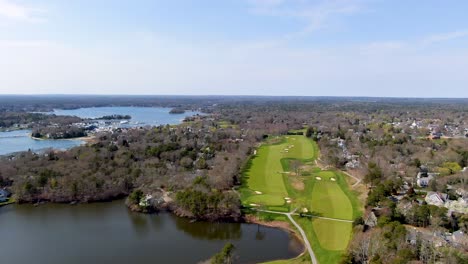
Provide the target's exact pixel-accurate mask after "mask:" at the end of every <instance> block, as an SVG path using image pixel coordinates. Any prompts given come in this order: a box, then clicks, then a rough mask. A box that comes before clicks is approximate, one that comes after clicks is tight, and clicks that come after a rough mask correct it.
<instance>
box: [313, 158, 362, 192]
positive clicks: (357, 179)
mask: <svg viewBox="0 0 468 264" xmlns="http://www.w3.org/2000/svg"><path fill="white" fill-rule="evenodd" d="M317 160H320V158H317V159H316V160H315V165H316V166H317V167H319V168H320V169H321V170H327V169H328V166H325V167H324V166H321V165H320V164H319V163H318V161H317ZM320 161H321V160H320ZM340 172H342V173H344V174H346V175H348V176H349V177H351V178H353V179H355V180H356V182H355V183H354V184H353V185H351V188H354V187H356V186H357V185H358V184H360V183H361V179H359V178H358V177H356V176H354V175H351V174H349V173H348V172H346V171H343V170H340Z"/></svg>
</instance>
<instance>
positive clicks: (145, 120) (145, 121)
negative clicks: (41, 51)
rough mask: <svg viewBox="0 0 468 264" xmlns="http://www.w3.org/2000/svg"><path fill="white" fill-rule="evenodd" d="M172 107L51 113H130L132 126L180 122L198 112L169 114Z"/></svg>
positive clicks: (92, 115)
mask: <svg viewBox="0 0 468 264" xmlns="http://www.w3.org/2000/svg"><path fill="white" fill-rule="evenodd" d="M169 111H171V108H163V107H90V108H79V109H73V110H63V109H55V110H54V111H53V112H51V114H56V115H69V116H78V117H81V118H99V117H103V116H106V115H130V116H131V117H132V119H131V120H130V124H129V125H130V126H132V125H133V126H142V125H150V126H157V125H165V124H171V125H173V124H179V123H181V122H182V120H184V118H185V117H187V116H193V115H196V114H198V112H191V111H187V112H185V113H183V114H169Z"/></svg>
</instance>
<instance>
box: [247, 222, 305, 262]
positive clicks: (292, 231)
mask: <svg viewBox="0 0 468 264" xmlns="http://www.w3.org/2000/svg"><path fill="white" fill-rule="evenodd" d="M243 219H244V220H245V223H248V224H257V225H262V226H266V227H272V228H278V229H281V230H283V231H286V232H288V233H289V234H292V235H293V236H294V237H295V238H296V239H297V240H298V241H300V242H301V246H302V248H303V249H302V252H301V254H299V255H297V256H296V257H294V258H290V259H276V260H271V261H278V260H293V259H298V258H300V257H302V256H304V254H306V253H307V248H306V246H305V244H304V240H302V237H301V236H300V235H299V234H298V233H297V231H296V230H295V229H293V228H292V227H291V226H290V224H289V222H285V221H270V222H267V221H263V220H260V219H258V218H257V217H255V216H253V215H245V216H244V217H243ZM268 262H270V261H268Z"/></svg>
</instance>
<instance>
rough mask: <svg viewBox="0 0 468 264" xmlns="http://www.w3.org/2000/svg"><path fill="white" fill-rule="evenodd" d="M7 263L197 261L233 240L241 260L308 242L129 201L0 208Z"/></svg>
mask: <svg viewBox="0 0 468 264" xmlns="http://www.w3.org/2000/svg"><path fill="white" fill-rule="evenodd" d="M0 234H1V237H2V242H0V256H1V263H9V264H16V263H47V264H59V263H60V264H63V263H68V264H74V263H76V264H81V263H88V264H90V263H99V264H105V263H109V264H120V263H122V264H128V263H197V262H199V261H202V260H206V259H208V258H209V257H210V256H212V255H213V254H215V253H216V252H218V251H219V250H220V249H221V248H222V247H223V245H224V244H225V243H226V242H228V241H230V242H231V243H233V244H234V245H235V247H236V251H235V252H236V255H237V256H238V258H237V262H238V263H255V262H262V261H267V260H273V259H281V258H292V257H295V256H297V255H298V254H299V253H300V252H301V250H302V246H301V245H300V243H299V242H298V241H297V240H296V238H294V237H291V236H290V235H289V234H288V233H286V232H284V231H281V230H279V229H273V228H267V227H258V226H257V225H251V224H235V223H219V224H217V223H205V222H195V223H190V222H189V221H188V220H187V219H183V218H178V217H175V216H173V215H171V214H168V213H163V214H158V215H144V214H137V213H132V212H129V211H128V210H127V208H126V207H125V205H124V204H123V202H122V201H117V202H112V203H97V204H86V205H77V206H69V205H51V204H48V205H41V206H38V207H34V206H32V205H12V206H6V207H1V208H0Z"/></svg>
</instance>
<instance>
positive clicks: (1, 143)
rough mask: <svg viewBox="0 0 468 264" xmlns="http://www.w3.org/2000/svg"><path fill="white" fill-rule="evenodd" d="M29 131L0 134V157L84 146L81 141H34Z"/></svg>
mask: <svg viewBox="0 0 468 264" xmlns="http://www.w3.org/2000/svg"><path fill="white" fill-rule="evenodd" d="M30 134H31V130H16V131H10V132H0V155H5V154H8V153H13V152H19V151H27V150H28V149H30V150H32V151H39V150H42V149H46V148H54V149H60V150H65V149H69V148H72V147H75V146H79V145H81V144H84V142H83V141H81V140H36V139H32V138H31V137H30Z"/></svg>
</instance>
